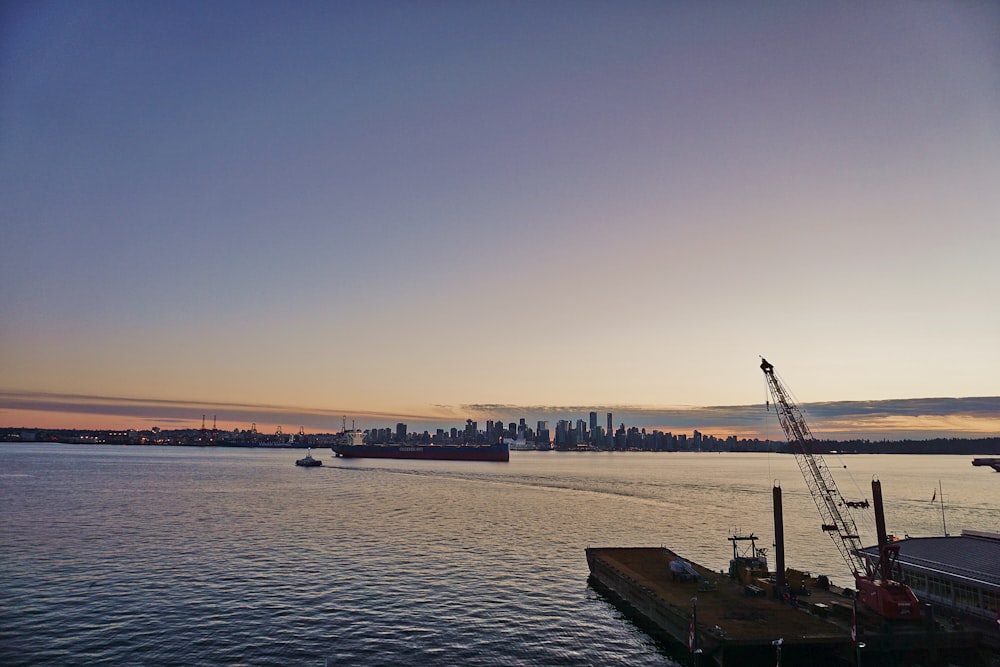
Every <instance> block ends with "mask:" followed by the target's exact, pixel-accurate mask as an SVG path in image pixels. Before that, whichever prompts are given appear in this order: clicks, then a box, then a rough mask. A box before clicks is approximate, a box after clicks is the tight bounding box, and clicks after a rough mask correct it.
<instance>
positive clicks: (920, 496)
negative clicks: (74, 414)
mask: <svg viewBox="0 0 1000 667" xmlns="http://www.w3.org/2000/svg"><path fill="white" fill-rule="evenodd" d="M313 455H314V456H316V457H317V458H320V459H322V460H323V461H324V466H323V467H320V468H301V467H296V466H295V465H294V462H295V459H296V458H300V457H301V456H302V451H301V450H267V449H236V448H188V447H137V446H97V445H94V446H88V445H56V444H29V443H23V444H21V443H19V444H7V445H0V553H2V557H0V664H3V665H39V664H43V665H64V664H65V665H71V664H72V665H81V664H113V665H181V664H183V665H197V664H203V665H216V664H226V665H316V666H319V665H324V664H327V665H358V664H365V665H367V664H382V665H387V664H393V665H406V664H423V665H426V664H467V665H477V664H479V665H486V664H488V665H560V664H562V665H577V664H582V665H591V664H592V665H615V664H617V665H672V664H677V661H678V660H681V659H683V649H682V648H679V647H672V646H664V645H661V644H659V643H657V642H655V641H654V640H652V639H651V638H649V637H648V636H647V635H646V634H645V633H644V632H642V631H641V630H640V629H638V628H636V627H635V626H634V625H633V624H632V623H631V622H630V621H629V620H628V619H626V618H624V617H623V616H622V614H621V613H620V612H619V611H617V610H616V609H615V607H614V606H612V605H611V604H610V603H609V602H608V601H607V600H606V599H605V598H603V597H602V596H601V595H600V594H598V593H597V592H596V591H595V590H593V589H592V588H591V587H590V586H589V585H588V581H587V578H588V571H587V563H586V559H585V556H584V549H585V547H588V546H660V545H665V546H669V547H670V548H671V549H673V550H674V551H676V552H677V553H679V554H681V555H683V556H686V557H688V558H689V559H692V560H695V561H697V562H699V563H702V564H704V565H706V566H709V567H712V568H714V569H716V570H722V569H725V568H726V567H727V565H728V560H729V557H730V556H731V545H730V543H729V542H727V540H726V538H727V537H729V536H730V535H732V534H733V533H734V532H740V533H742V534H744V535H745V534H749V533H751V532H752V533H754V534H756V535H757V536H758V537H759V538H760V540H759V545H761V546H766V547H769V546H770V545H771V543H772V541H773V533H774V528H773V522H772V514H771V487H772V485H773V484H774V482H775V481H776V480H777V481H779V483H780V485H781V486H782V489H783V496H784V517H785V542H786V551H787V555H786V563H787V565H788V566H789V567H795V568H799V569H803V570H809V571H811V572H812V573H814V574H827V575H828V576H830V577H831V579H832V580H833V581H834V583H838V584H842V585H843V584H849V583H850V578H849V573H848V570H847V566H846V565H845V564H844V563H843V562H842V561H841V560H840V556H839V554H838V552H837V550H836V548H835V547H834V545H833V543H832V541H831V540H830V538H829V537H828V536H827V535H825V534H824V533H823V532H822V531H821V530H820V527H819V524H820V520H819V515H818V512H817V511H816V508H815V506H814V505H813V501H812V499H811V498H810V496H809V494H808V491H807V489H806V486H805V483H804V481H803V480H802V478H801V475H800V473H799V470H798V467H797V465H796V463H795V460H794V458H793V457H791V456H788V455H775V454H718V453H669V454H668V453H663V454H652V453H615V454H611V453H559V452H520V451H518V452H512V453H511V457H510V462H509V463H471V462H447V461H393V460H380V461H373V460H364V459H358V460H344V459H335V458H334V457H333V456H332V454H331V453H330V452H329V450H321V451H314V452H313ZM826 460H827V463H828V464H829V466H830V468H831V470H832V471H833V473H834V476H835V477H836V479H837V481H838V484H839V485H840V489H841V492H842V493H843V495H844V496H845V498H851V497H855V496H856V497H858V498H870V497H871V491H870V482H871V479H872V477H873V476H877V477H878V478H879V479H880V480H881V481H882V488H883V494H884V497H885V503H886V515H887V523H888V529H889V531H890V532H893V533H895V534H897V535H900V536H902V535H904V534H909V535H911V536H924V535H940V534H943V533H944V531H945V530H947V532H949V533H952V534H957V533H960V532H961V531H962V529H973V530H982V531H991V532H1000V474H997V473H994V472H992V471H991V470H990V469H989V468H981V467H980V468H977V467H973V466H972V465H971V457H969V456H924V457H921V456H906V455H895V456H893V455H871V456H843V457H838V456H828V457H827V458H826ZM942 495H943V498H944V503H943V505H942V503H941V502H940V501H941V496H942ZM860 527H861V528H862V534H863V535H864V534H865V533H866V532H867V531H869V530H871V528H870V527H869V523H868V522H866V521H862V522H861V524H860ZM866 537H867V538H868V539H866V542H867V543H870V542H872V541H874V537H873V535H872V533H871V532H868V533H867V536H866Z"/></svg>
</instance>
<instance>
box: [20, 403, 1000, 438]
mask: <svg viewBox="0 0 1000 667" xmlns="http://www.w3.org/2000/svg"><path fill="white" fill-rule="evenodd" d="M0 402H2V403H3V404H4V405H5V406H8V407H7V408H5V410H4V413H6V416H7V420H8V421H9V420H10V419H11V417H10V416H11V415H20V416H21V419H23V420H27V421H22V422H14V423H3V424H0V427H23V428H82V429H90V428H92V429H109V428H110V429H120V428H131V429H138V430H145V429H150V428H152V427H154V426H156V427H160V428H169V429H183V428H198V427H199V426H201V423H202V420H203V419H207V420H208V422H209V424H212V423H217V425H218V428H219V430H223V431H227V432H228V431H232V430H234V429H235V430H240V431H243V430H249V429H250V428H251V426H254V427H256V428H257V430H258V431H260V432H261V433H265V432H266V433H271V432H273V431H274V430H275V429H276V428H277V427H281V429H282V432H283V433H286V434H287V433H294V432H297V431H298V430H299V429H300V428H304V429H306V430H307V431H308V432H334V431H337V430H339V429H340V428H341V426H342V424H343V423H345V422H346V424H347V425H348V427H353V426H357V427H358V428H363V429H368V428H373V427H384V426H386V425H387V424H391V423H397V422H403V423H406V424H407V425H409V426H410V427H411V429H412V430H418V431H423V430H428V431H431V432H433V431H434V430H435V429H437V428H448V427H452V426H454V425H455V424H456V423H463V422H465V421H466V420H467V419H472V420H474V421H479V422H482V423H485V422H486V421H490V420H495V421H499V422H502V423H510V422H518V421H520V420H521V419H524V420H525V421H526V422H527V423H528V424H529V425H531V424H534V423H536V422H538V421H547V422H549V423H550V425H551V424H554V423H556V422H557V421H559V420H568V421H571V422H576V421H577V420H584V421H586V418H587V417H588V415H589V413H591V412H595V411H596V412H597V414H598V424H599V425H600V426H602V428H606V422H605V418H606V415H607V414H609V413H610V414H611V415H612V416H613V429H617V428H618V426H620V425H622V424H624V425H625V426H626V427H632V426H635V427H638V428H646V429H650V430H653V429H656V430H661V431H665V432H667V431H672V432H678V433H691V432H693V431H695V430H698V431H702V432H703V433H705V434H706V435H713V436H716V437H723V438H725V437H728V436H737V437H740V438H760V439H769V440H783V439H784V435H783V433H782V432H781V427H780V425H779V424H778V422H777V416H776V415H775V413H774V410H773V408H771V407H770V406H769V405H768V404H767V403H761V404H754V405H743V406H705V407H698V406H676V407H660V408H650V407H645V408H644V407H641V406H621V405H618V406H607V405H606V406H519V405H495V404H494V405H470V404H466V405H461V406H438V410H437V412H435V413H430V412H428V413H427V414H415V413H408V414H400V413H390V412H378V413H376V412H362V413H351V414H346V413H344V412H342V411H337V410H335V409H322V410H302V409H296V408H294V407H291V406H276V405H239V404H232V403H229V404H226V403H212V404H209V403H205V404H196V403H190V402H182V401H144V400H140V399H124V400H123V399H118V400H115V399H109V398H102V399H95V398H94V397H86V396H54V395H42V394H35V395H21V396H15V395H12V394H10V393H5V392H0ZM800 407H801V408H802V410H803V412H804V413H805V415H806V418H807V421H808V423H809V425H810V428H811V429H812V430H813V432H814V435H815V436H816V437H818V438H821V439H855V438H860V439H876V440H878V439H929V438H940V437H959V438H981V437H989V436H996V435H997V433H998V428H997V414H998V413H1000V397H983V398H958V399H956V398H935V399H904V400H885V401H838V402H816V403H802V404H800ZM53 415H59V416H60V419H61V420H62V421H48V422H43V421H38V419H45V418H46V417H47V416H48V417H50V418H51V416H53ZM33 416H35V417H33ZM33 418H35V419H36V420H35V421H31V420H32V419H33Z"/></svg>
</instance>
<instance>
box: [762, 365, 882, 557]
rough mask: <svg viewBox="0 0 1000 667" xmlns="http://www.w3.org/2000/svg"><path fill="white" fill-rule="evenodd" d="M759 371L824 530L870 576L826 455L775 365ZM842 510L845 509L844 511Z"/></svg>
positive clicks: (845, 555) (844, 554)
mask: <svg viewBox="0 0 1000 667" xmlns="http://www.w3.org/2000/svg"><path fill="white" fill-rule="evenodd" d="M760 368H761V370H762V371H764V377H765V378H767V386H768V389H769V390H770V392H771V399H772V401H773V402H774V409H775V411H776V412H777V413H778V421H779V422H781V428H782V430H783V431H784V432H785V437H786V438H788V444H789V445H790V446H791V447H792V451H793V453H794V454H795V461H796V462H797V463H798V464H799V470H801V471H802V477H803V478H804V479H805V481H806V486H808V487H809V495H811V496H812V499H813V502H815V503H816V509H818V510H819V514H820V517H821V519H822V520H823V530H824V531H826V532H828V533H830V537H832V538H833V541H834V544H836V545H837V549H839V550H840V555H841V556H842V557H843V559H844V562H845V563H847V566H848V567H849V568H850V569H851V571H852V572H853V573H854V575H855V576H858V575H864V574H867V575H869V576H870V575H871V572H870V570H869V566H868V563H867V561H866V560H865V559H864V558H862V556H861V549H862V546H863V545H862V544H861V538H860V537H859V536H858V529H857V526H856V525H855V523H854V519H853V517H851V515H850V513H849V512H848V511H847V505H846V503H845V501H844V498H843V497H842V496H841V495H840V490H839V489H838V488H837V483H836V482H834V480H833V475H832V474H830V469H829V468H828V467H827V465H826V461H824V460H823V456H822V455H820V454H818V453H816V451H815V447H814V442H815V438H813V435H812V433H810V432H809V427H808V426H806V422H805V420H804V419H803V418H802V414H801V412H799V409H798V407H797V406H796V405H795V403H793V402H792V400H791V399H790V398H789V396H788V392H787V391H785V388H784V386H782V384H781V382H780V381H779V380H778V377H777V376H776V375H775V373H774V366H772V365H771V364H769V363H768V362H767V359H764V358H761V364H760ZM841 508H843V509H841Z"/></svg>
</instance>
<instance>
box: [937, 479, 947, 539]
mask: <svg viewBox="0 0 1000 667" xmlns="http://www.w3.org/2000/svg"><path fill="white" fill-rule="evenodd" d="M938 490H939V491H941V492H940V493H939V494H938V495H939V496H941V528H942V529H943V530H944V536H945V537H948V525H947V524H946V523H945V522H944V491H942V490H941V480H940V479H939V480H938Z"/></svg>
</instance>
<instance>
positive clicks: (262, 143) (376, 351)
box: [0, 0, 1000, 437]
mask: <svg viewBox="0 0 1000 667" xmlns="http://www.w3.org/2000/svg"><path fill="white" fill-rule="evenodd" d="M997 35H1000V5H997V4H996V3H993V2H960V3H958V2H956V3H941V2H912V1H906V2H893V1H891V0H890V1H888V2H881V3H874V4H871V3H850V2H848V3H819V2H768V3H759V4H757V5H755V6H753V7H752V8H751V7H749V6H747V5H746V4H744V3H726V2H723V3H702V2H671V3H664V2H630V3H611V2H562V1H558V0H553V1H551V2H538V3H529V2H472V3H469V2H457V1H456V2H447V1H440V2H437V1H431V2H421V3H414V2H390V1H387V2H301V3H294V4H293V5H287V4H286V3H278V2H226V1H223V0H220V1H218V2H211V3H202V2H185V1H179V2H171V3H133V2H124V1H122V2H100V1H95V2H87V3H79V2H44V1H43V2H17V1H15V2H8V3H4V4H3V6H2V9H0V238H2V244H0V247H2V262H0V426H10V427H20V426H25V427H59V426H80V427H84V428H89V427H94V428H96V427H99V426H106V427H109V428H118V427H125V426H153V425H158V426H161V427H171V426H173V425H180V424H194V423H200V421H201V416H202V414H205V413H207V414H208V415H209V419H211V417H212V415H217V416H218V418H219V420H220V422H221V423H222V424H223V425H225V426H226V427H227V428H229V427H236V428H248V427H249V425H250V423H251V422H255V423H257V424H258V426H259V427H261V426H264V427H266V428H270V427H271V426H272V425H277V424H281V423H284V430H285V432H289V431H291V430H297V427H298V426H299V425H306V424H308V425H309V428H310V429H316V430H336V429H337V428H339V426H340V423H341V416H342V415H346V416H347V417H348V419H352V418H353V419H355V420H357V421H358V422H359V425H363V426H365V427H368V426H375V425H380V426H384V425H392V424H394V423H395V422H396V421H407V422H409V423H411V424H413V425H414V426H418V427H420V426H429V425H433V424H440V425H442V426H444V425H456V424H462V423H464V420H465V418H466V416H470V417H472V418H479V419H486V418H488V416H489V415H496V416H498V417H501V418H504V421H507V418H506V417H505V416H506V415H521V416H524V417H526V418H528V419H529V422H531V421H533V420H535V419H549V420H553V421H554V419H558V418H563V417H565V418H569V419H574V420H575V419H577V418H580V417H584V418H585V417H586V411H588V410H590V409H598V410H600V411H602V412H603V411H605V410H615V411H616V412H618V413H619V414H622V415H625V414H629V415H635V420H636V421H637V423H642V424H649V425H656V426H660V427H663V428H665V429H667V430H674V431H676V432H684V431H689V430H690V428H698V427H697V426H692V425H691V423H695V422H697V423H702V424H703V425H704V427H705V428H702V429H701V430H705V431H706V432H710V431H709V430H708V428H712V429H714V430H715V432H718V433H727V432H736V431H739V432H740V433H745V432H747V431H754V430H759V429H757V427H756V426H755V424H756V423H757V422H758V421H759V418H758V417H756V416H755V417H752V418H750V419H749V422H748V421H747V420H746V419H745V418H742V419H741V418H740V415H745V413H746V409H747V406H757V407H758V408H759V407H760V406H763V404H764V402H765V399H766V397H767V389H766V385H765V382H764V377H763V374H762V373H761V372H760V369H759V364H760V357H761V356H762V355H763V356H765V357H767V358H768V360H769V361H770V362H771V363H773V364H774V365H775V368H776V369H778V371H779V373H780V374H781V376H782V377H784V378H785V380H786V384H787V385H788V387H789V388H790V389H791V390H792V391H793V392H794V395H795V397H796V399H797V400H799V401H800V402H802V403H803V404H805V405H810V404H816V405H817V406H831V405H833V406H838V405H839V406H841V407H842V408H843V410H841V411H837V410H833V409H831V408H829V407H827V408H819V409H817V410H816V414H817V421H816V422H815V423H811V424H810V425H811V426H812V430H813V432H814V434H816V435H823V434H825V431H827V429H828V430H829V432H830V433H843V432H848V431H850V432H852V433H871V434H873V435H877V434H878V433H888V432H892V433H906V434H907V435H908V436H913V435H920V434H928V437H930V436H931V435H940V434H945V435H963V436H966V435H974V436H977V437H978V436H981V435H993V436H995V435H1000V398H998V397H1000V307H998V304H1000V261H998V255H1000V39H998V38H997ZM932 399H933V400H932ZM938 399H941V400H938ZM876 404H877V405H878V406H879V408H878V410H875V411H873V410H872V409H870V406H871V405H876ZM859 406H860V407H859ZM864 406H869V407H867V408H866V407H864ZM723 408H727V409H726V410H724V409H723ZM755 410H756V409H755ZM628 411H632V412H628ZM756 412H759V410H756ZM873 412H878V414H879V415H880V416H879V417H878V418H877V419H876V418H872V414H873ZM807 414H809V411H808V410H807ZM556 415H558V416H556ZM685 419H690V422H691V423H689V422H688V421H685ZM705 422H708V423H705Z"/></svg>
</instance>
